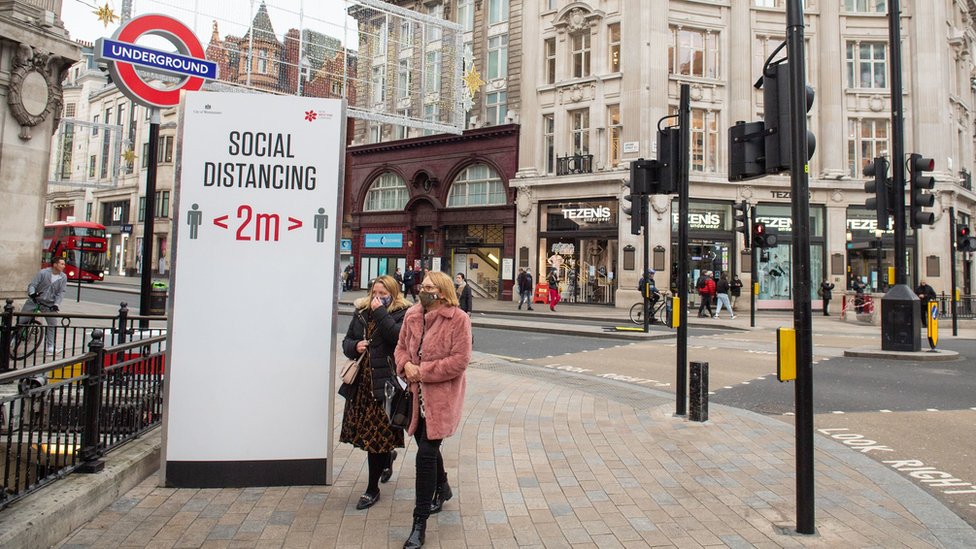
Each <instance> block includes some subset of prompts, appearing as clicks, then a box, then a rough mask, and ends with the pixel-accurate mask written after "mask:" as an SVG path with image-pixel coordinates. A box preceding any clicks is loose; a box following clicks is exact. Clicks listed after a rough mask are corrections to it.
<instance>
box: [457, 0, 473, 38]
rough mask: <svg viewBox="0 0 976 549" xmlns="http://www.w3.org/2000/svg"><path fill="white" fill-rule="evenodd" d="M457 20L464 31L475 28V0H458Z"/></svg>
mask: <svg viewBox="0 0 976 549" xmlns="http://www.w3.org/2000/svg"><path fill="white" fill-rule="evenodd" d="M457 22H458V24H459V25H461V30H463V31H464V32H471V31H472V30H474V0H458V5H457Z"/></svg>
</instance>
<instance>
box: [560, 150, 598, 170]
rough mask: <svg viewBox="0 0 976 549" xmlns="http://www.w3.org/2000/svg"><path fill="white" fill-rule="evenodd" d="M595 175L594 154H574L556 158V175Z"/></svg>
mask: <svg viewBox="0 0 976 549" xmlns="http://www.w3.org/2000/svg"><path fill="white" fill-rule="evenodd" d="M575 173H593V155H592V154H573V155H570V156H559V157H556V175H570V174H575Z"/></svg>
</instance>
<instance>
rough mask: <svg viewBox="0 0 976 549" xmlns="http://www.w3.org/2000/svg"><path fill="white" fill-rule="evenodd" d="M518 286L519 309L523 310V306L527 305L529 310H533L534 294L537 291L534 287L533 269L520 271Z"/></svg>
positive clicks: (516, 280)
mask: <svg viewBox="0 0 976 549" xmlns="http://www.w3.org/2000/svg"><path fill="white" fill-rule="evenodd" d="M515 282H516V284H518V292H519V304H518V308H519V310H520V311H521V310H522V304H523V303H525V304H527V305H528V306H529V310H530V311H531V310H532V294H533V293H534V291H535V289H534V288H533V286H532V269H530V268H528V267H526V268H524V269H521V268H520V269H519V274H518V277H516V279H515Z"/></svg>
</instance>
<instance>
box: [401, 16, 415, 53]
mask: <svg viewBox="0 0 976 549" xmlns="http://www.w3.org/2000/svg"><path fill="white" fill-rule="evenodd" d="M412 47H413V21H401V22H400V48H401V49H409V48H412Z"/></svg>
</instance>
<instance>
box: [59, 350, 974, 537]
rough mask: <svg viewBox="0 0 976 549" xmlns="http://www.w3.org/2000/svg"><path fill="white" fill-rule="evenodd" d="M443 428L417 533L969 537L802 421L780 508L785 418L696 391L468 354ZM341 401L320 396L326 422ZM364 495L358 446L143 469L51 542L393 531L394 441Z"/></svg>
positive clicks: (903, 484)
mask: <svg viewBox="0 0 976 549" xmlns="http://www.w3.org/2000/svg"><path fill="white" fill-rule="evenodd" d="M468 372H469V373H468V381H469V383H468V393H467V399H466V402H465V407H464V418H463V423H462V426H461V429H460V431H459V433H458V434H457V435H456V436H455V437H453V438H451V439H449V440H448V441H447V442H445V445H444V447H443V450H444V458H445V462H446V466H447V469H448V472H449V475H450V479H451V483H452V486H453V487H454V493H455V497H454V499H452V500H451V501H449V502H447V503H446V504H445V508H444V511H443V512H442V513H441V514H440V515H437V516H435V517H432V519H431V521H430V523H429V526H428V535H427V545H426V546H427V547H523V546H524V547H570V546H572V547H601V548H604V547H648V546H672V547H681V548H685V547H703V546H728V547H974V546H976V531H974V530H973V528H972V527H970V526H968V525H966V524H965V523H964V522H963V521H962V520H961V519H959V518H958V517H957V516H956V515H954V514H953V513H951V512H950V511H948V510H947V509H946V508H945V507H943V506H942V505H941V504H939V503H938V502H936V501H935V500H934V499H933V498H932V497H930V496H929V495H927V494H925V493H924V492H923V491H922V490H921V489H919V488H917V487H916V486H914V485H912V484H911V483H910V482H909V481H908V480H906V479H903V478H901V477H900V476H898V475H897V474H896V473H894V472H892V471H890V470H888V469H887V468H886V467H885V466H884V465H882V464H878V463H875V462H874V461H872V460H870V459H869V458H867V457H866V456H863V455H861V454H859V453H857V452H855V451H853V450H851V449H850V448H847V447H844V446H842V445H840V444H837V443H834V442H831V441H828V440H825V439H822V438H820V437H817V440H816V446H817V451H816V464H817V474H816V494H817V505H816V513H817V515H816V517H817V518H816V527H817V531H818V533H817V535H813V536H799V535H796V534H795V533H793V532H792V530H793V528H794V524H795V522H794V521H795V492H794V490H795V480H794V457H793V456H794V453H793V429H792V427H791V426H789V425H787V424H785V423H782V422H779V421H777V420H774V419H771V418H767V417H764V416H760V415H757V414H754V413H751V412H746V411H742V410H737V409H733V408H727V407H722V406H715V405H713V406H712V407H711V410H710V412H711V413H710V416H711V419H710V421H708V422H707V423H704V424H697V423H691V422H688V421H686V420H685V419H682V418H675V417H673V416H672V411H673V397H671V396H670V395H667V394H665V393H661V392H657V391H653V390H650V389H646V388H643V387H634V386H631V385H626V384H621V383H617V382H613V381H609V380H594V379H593V378H591V377H583V376H574V375H567V374H565V373H562V374H558V375H557V374H555V373H553V372H551V371H548V370H545V369H541V368H534V367H530V366H524V365H516V364H511V363H508V362H505V361H502V360H499V359H496V358H494V357H491V356H488V355H482V354H477V355H476V357H475V360H474V361H473V364H472V367H471V368H470V369H469V371H468ZM341 405H342V403H341V399H340V401H339V403H338V404H337V408H336V410H335V420H336V425H337V426H338V422H339V418H340V415H341ZM401 454H405V455H401V457H400V459H398V460H397V461H396V463H395V472H394V476H393V479H392V480H391V481H390V483H389V484H386V485H382V487H381V491H382V497H381V499H380V501H379V502H378V503H377V505H376V506H374V507H373V508H372V509H369V510H367V511H357V510H355V504H356V500H357V499H358V497H359V495H360V494H361V493H362V491H363V490H364V488H365V485H366V475H367V473H366V465H365V453H363V452H361V451H358V450H355V449H353V448H352V447H351V446H349V445H346V444H340V445H338V446H337V448H336V450H335V454H334V462H333V464H332V465H333V467H335V485H333V486H328V487H290V488H247V489H208V490H191V489H170V488H160V487H157V486H156V483H157V477H155V476H153V477H150V478H149V479H147V480H146V481H144V482H143V483H142V484H140V485H139V486H138V487H136V488H135V489H133V490H131V491H130V492H128V493H127V494H125V495H124V496H123V497H121V498H120V499H118V500H117V501H116V502H115V503H114V504H113V505H111V506H110V507H108V508H107V509H105V510H104V511H103V512H102V513H101V514H99V515H98V516H97V517H96V518H95V519H94V520H92V521H91V522H89V523H88V524H87V525H85V526H84V527H82V528H80V529H78V530H77V531H75V532H74V533H73V534H72V535H71V536H70V537H69V538H68V539H67V540H65V541H64V542H63V543H62V544H61V545H60V547H62V548H64V549H82V548H107V547H153V548H170V547H215V548H216V547H228V548H230V547H312V548H318V547H400V546H402V544H403V541H404V540H405V539H406V535H407V533H408V531H409V528H410V524H411V510H412V505H413V497H414V470H413V463H414V457H415V446H414V445H413V444H412V442H408V444H407V450H406V452H401Z"/></svg>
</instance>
